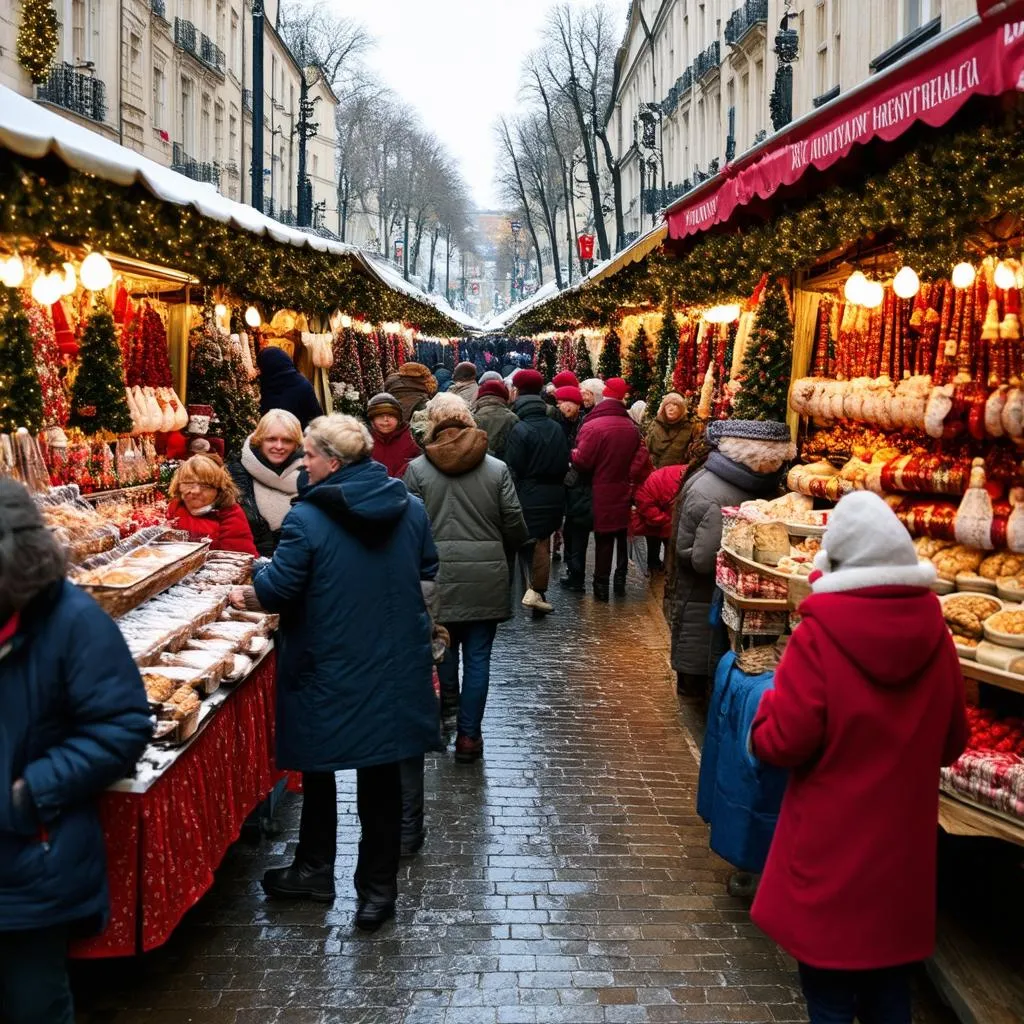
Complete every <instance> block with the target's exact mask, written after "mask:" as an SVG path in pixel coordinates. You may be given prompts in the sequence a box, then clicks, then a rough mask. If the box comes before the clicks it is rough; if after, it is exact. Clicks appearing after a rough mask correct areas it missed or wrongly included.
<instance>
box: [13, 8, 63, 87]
mask: <svg viewBox="0 0 1024 1024" xmlns="http://www.w3.org/2000/svg"><path fill="white" fill-rule="evenodd" d="M59 41H60V39H59V35H58V23H57V12H56V11H55V10H54V9H53V4H52V3H51V2H50V0H23V2H22V6H21V24H20V25H19V26H18V42H17V46H16V51H17V54H18V63H19V64H20V65H21V66H22V67H23V68H24V69H25V70H26V71H27V72H28V74H29V77H30V78H31V79H32V81H33V82H34V83H35V84H36V85H39V83H40V82H45V81H46V78H47V75H49V73H50V67H51V66H52V64H53V58H54V57H55V56H56V55H57V45H58V43H59Z"/></svg>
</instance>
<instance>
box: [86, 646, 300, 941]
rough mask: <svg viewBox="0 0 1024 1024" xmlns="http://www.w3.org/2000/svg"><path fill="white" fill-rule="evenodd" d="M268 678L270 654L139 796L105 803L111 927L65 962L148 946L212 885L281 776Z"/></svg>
mask: <svg viewBox="0 0 1024 1024" xmlns="http://www.w3.org/2000/svg"><path fill="white" fill-rule="evenodd" d="M274 672H275V659H274V655H273V653H271V654H270V656H268V657H267V658H266V659H265V660H264V661H263V663H262V664H261V665H260V666H259V667H258V668H257V669H256V670H255V671H254V672H253V674H252V675H251V676H249V678H248V679H246V680H245V682H243V683H241V684H240V685H239V686H238V689H237V690H236V691H235V692H234V693H232V694H231V695H230V696H229V697H228V699H227V700H226V701H225V702H224V704H223V705H221V707H220V708H219V709H218V710H217V712H216V713H215V714H214V716H213V718H212V719H211V720H210V722H209V723H208V724H207V725H206V727H205V728H204V729H203V731H202V732H201V733H200V735H199V736H198V737H197V738H196V740H195V741H194V742H193V744H192V745H191V746H190V747H189V748H188V750H186V751H185V752H184V753H183V754H182V756H181V757H180V758H179V759H178V760H177V761H176V762H175V763H174V764H173V765H171V767H170V768H169V769H168V770H167V771H166V772H165V773H164V774H163V775H162V776H161V777H160V779H159V780H158V781H157V782H155V783H154V784H153V785H152V786H151V787H150V789H149V790H148V791H147V792H145V793H119V792H110V793H107V794H106V795H105V796H104V798H103V800H102V801H101V805H100V815H101V819H102V822H103V830H104V834H105V836H106V840H107V874H108V877H109V882H110V923H109V924H108V925H107V928H106V930H105V931H104V932H103V933H102V934H101V935H98V936H96V937H95V938H91V939H86V940H84V941H82V942H79V943H76V945H75V947H74V948H73V951H72V955H73V956H77V957H83V958H84V957H112V956H133V955H134V954H136V953H140V952H147V951H148V950H151V949H155V948H156V947H157V946H160V945H162V944H163V943H164V942H166V941H167V939H168V938H170V935H171V933H172V932H173V931H174V929H175V928H176V927H177V926H178V923H179V922H180V921H181V919H182V917H183V916H184V915H185V913H186V911H188V910H189V909H190V908H191V907H193V906H194V905H195V904H196V902H197V901H198V900H199V898H200V897H201V896H202V895H203V894H204V893H205V892H206V891H207V890H208V889H209V888H210V886H211V885H213V873H214V871H216V869H217V867H218V866H219V865H220V862H221V861H222V860H223V859H224V854H225V853H227V850H228V847H229V846H230V845H231V844H232V843H233V842H234V841H235V840H236V839H237V838H238V836H239V833H240V832H241V829H242V824H243V822H244V821H245V819H246V818H247V817H248V816H249V814H250V813H251V812H252V810H253V809H254V808H255V807H256V806H258V804H259V803H260V801H261V800H263V798H264V797H266V795H267V794H268V793H269V792H270V790H271V789H272V788H273V786H274V783H275V782H276V781H277V779H278V778H280V773H279V772H278V771H277V770H276V769H275V768H274Z"/></svg>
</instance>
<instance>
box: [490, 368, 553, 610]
mask: <svg viewBox="0 0 1024 1024" xmlns="http://www.w3.org/2000/svg"><path fill="white" fill-rule="evenodd" d="M513 380H514V384H515V388H516V392H517V393H518V395H519V397H518V398H517V399H516V402H515V405H514V406H513V407H512V408H513V411H514V412H515V414H516V415H517V416H518V417H519V422H518V423H517V424H516V425H515V426H514V427H513V428H512V430H511V431H510V432H509V436H508V445H507V446H506V448H505V462H506V463H507V465H508V468H509V469H510V470H511V471H512V479H513V480H514V481H515V485H516V494H518V496H519V504H520V505H521V506H522V509H523V516H524V517H525V519H526V527H527V529H528V530H529V533H530V540H529V543H528V544H527V545H526V546H525V547H524V548H523V549H522V550H521V551H520V553H519V557H520V563H521V565H522V567H523V571H524V574H526V575H527V576H528V578H529V586H528V588H527V590H526V593H525V594H524V595H523V607H524V608H530V609H531V610H532V611H533V612H534V613H535V614H542V615H546V614H548V613H549V612H551V611H553V610H554V608H553V606H552V605H551V604H550V603H549V602H548V600H547V589H548V582H549V580H550V578H551V535H552V534H553V533H554V532H555V530H557V529H558V528H559V527H560V526H561V525H562V519H563V517H564V516H565V474H566V472H568V469H569V443H568V441H567V440H566V437H565V431H564V430H563V429H562V427H561V426H560V424H559V423H557V422H556V421H555V420H554V419H553V418H552V417H550V416H549V415H548V406H547V403H546V402H545V401H544V399H543V398H541V394H540V393H541V391H542V390H543V388H544V378H543V377H542V376H541V375H540V374H539V373H538V372H537V371H536V370H520V371H519V372H518V373H517V374H516V375H515V377H514V379H513Z"/></svg>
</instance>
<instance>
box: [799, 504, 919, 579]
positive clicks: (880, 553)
mask: <svg viewBox="0 0 1024 1024" xmlns="http://www.w3.org/2000/svg"><path fill="white" fill-rule="evenodd" d="M814 567H815V569H817V570H818V571H819V572H820V573H821V575H820V576H819V575H812V579H813V582H812V583H811V589H812V590H813V591H814V593H815V594H834V593H837V592H840V591H845V590H860V589H861V588H863V587H928V586H931V584H932V583H934V582H935V579H936V572H935V566H934V565H932V564H931V562H921V561H919V560H918V557H917V551H916V550H915V549H914V543H913V541H912V540H911V539H910V534H909V533H908V532H907V529H906V527H905V526H904V525H903V524H902V523H901V522H900V521H899V519H897V518H896V513H895V512H893V510H892V509H891V508H889V506H888V505H887V504H886V503H885V502H884V501H883V500H882V499H881V498H880V497H879V496H878V495H877V494H874V493H872V492H871V491H854V492H853V493H852V494H848V495H846V497H845V498H843V499H842V500H841V501H840V502H839V504H838V505H836V507H835V511H834V512H831V513H830V514H829V518H828V529H827V530H826V531H825V536H824V538H823V540H822V545H821V550H820V551H819V552H818V554H817V555H816V556H815V558H814Z"/></svg>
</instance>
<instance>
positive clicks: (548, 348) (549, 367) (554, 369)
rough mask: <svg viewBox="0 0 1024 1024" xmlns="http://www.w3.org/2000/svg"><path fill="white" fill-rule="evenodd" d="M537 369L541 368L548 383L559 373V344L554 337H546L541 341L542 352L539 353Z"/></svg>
mask: <svg viewBox="0 0 1024 1024" xmlns="http://www.w3.org/2000/svg"><path fill="white" fill-rule="evenodd" d="M537 369H538V370H540V372H541V374H542V375H543V377H544V380H545V381H546V382H547V383H550V382H551V381H552V380H553V379H554V376H555V374H556V373H558V346H557V345H555V342H554V339H553V338H545V339H544V341H542V342H541V343H540V352H539V353H538V355H537Z"/></svg>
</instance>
